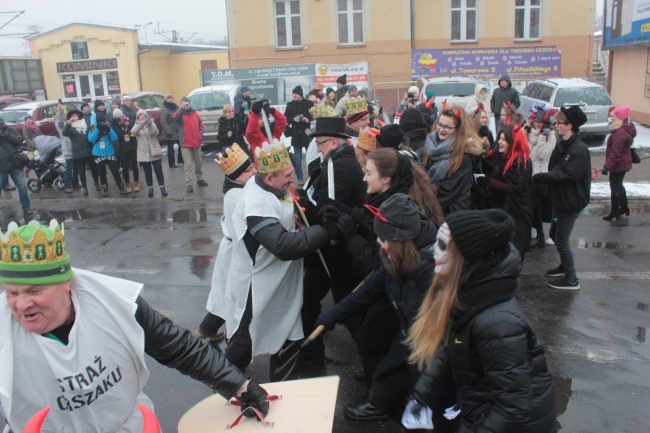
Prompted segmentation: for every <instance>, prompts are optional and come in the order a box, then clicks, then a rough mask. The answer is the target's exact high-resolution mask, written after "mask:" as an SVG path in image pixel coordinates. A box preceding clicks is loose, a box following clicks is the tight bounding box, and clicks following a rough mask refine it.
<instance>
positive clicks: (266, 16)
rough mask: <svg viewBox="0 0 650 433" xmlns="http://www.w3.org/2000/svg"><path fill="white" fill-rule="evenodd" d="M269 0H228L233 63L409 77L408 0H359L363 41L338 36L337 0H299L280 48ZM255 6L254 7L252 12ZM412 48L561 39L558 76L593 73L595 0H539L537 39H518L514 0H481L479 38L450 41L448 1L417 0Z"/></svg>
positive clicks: (381, 81)
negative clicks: (289, 37) (293, 36)
mask: <svg viewBox="0 0 650 433" xmlns="http://www.w3.org/2000/svg"><path fill="white" fill-rule="evenodd" d="M273 4H274V2H273V1H271V0H264V1H262V0H227V1H226V5H227V13H228V26H229V28H228V32H229V42H230V50H231V66H232V67H233V68H242V67H256V66H265V65H269V66H271V65H279V64H292V63H318V62H322V63H352V62H358V61H368V62H369V64H370V79H371V82H372V84H373V87H375V88H382V87H391V86H392V87H394V85H395V83H404V82H408V81H410V79H411V68H410V53H411V22H410V20H411V18H410V14H411V10H410V5H411V1H410V0H364V36H365V44H364V45H362V46H359V47H343V46H339V45H338V43H337V40H338V35H337V31H338V30H337V29H338V26H337V9H336V1H334V0H320V1H301V2H300V7H301V23H302V44H303V46H302V47H300V48H297V49H296V48H294V49H279V48H276V46H275V44H276V42H275V40H276V37H275V11H274V9H273ZM251 10H255V11H257V12H258V13H254V14H252V13H250V11H251ZM414 10H415V25H414V27H415V42H414V44H415V46H414V48H421V49H424V48H432V49H435V48H450V47H453V48H481V47H495V46H496V47H499V46H504V47H511V46H525V45H560V46H561V47H562V48H561V49H562V76H564V77H585V76H588V75H590V73H591V58H592V57H591V55H592V49H593V48H592V41H593V30H594V29H593V22H594V17H595V0H572V1H566V0H543V1H542V38H541V39H540V40H535V41H527V42H515V40H514V21H515V0H489V1H488V0H478V20H477V25H478V29H477V31H478V42H477V43H453V44H452V43H451V42H450V39H451V19H450V17H451V2H450V1H449V0H415V1H414Z"/></svg>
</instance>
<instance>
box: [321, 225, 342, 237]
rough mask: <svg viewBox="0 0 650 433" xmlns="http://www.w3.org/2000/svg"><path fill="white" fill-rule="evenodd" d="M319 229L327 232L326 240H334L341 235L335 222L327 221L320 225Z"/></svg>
mask: <svg viewBox="0 0 650 433" xmlns="http://www.w3.org/2000/svg"><path fill="white" fill-rule="evenodd" d="M321 227H323V228H324V229H325V231H326V232H327V239H328V240H331V239H334V238H336V237H337V236H339V235H340V234H341V232H340V231H339V228H338V227H337V226H336V221H327V222H325V223H323V224H321Z"/></svg>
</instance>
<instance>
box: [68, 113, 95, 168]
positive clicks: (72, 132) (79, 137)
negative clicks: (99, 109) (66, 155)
mask: <svg viewBox="0 0 650 433" xmlns="http://www.w3.org/2000/svg"><path fill="white" fill-rule="evenodd" d="M61 135H63V136H64V137H68V138H69V139H70V143H72V159H80V158H86V157H88V156H90V155H91V154H92V146H90V144H88V134H83V133H81V132H79V131H77V130H76V129H75V128H73V127H72V125H70V124H69V123H68V122H65V126H64V127H63V131H62V132H61Z"/></svg>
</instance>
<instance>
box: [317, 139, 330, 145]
mask: <svg viewBox="0 0 650 433" xmlns="http://www.w3.org/2000/svg"><path fill="white" fill-rule="evenodd" d="M332 140H333V139H332V138H328V139H327V140H323V141H317V142H316V147H319V146H322V145H324V144H325V143H327V142H328V141H332Z"/></svg>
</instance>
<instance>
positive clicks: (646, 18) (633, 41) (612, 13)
mask: <svg viewBox="0 0 650 433" xmlns="http://www.w3.org/2000/svg"><path fill="white" fill-rule="evenodd" d="M648 42H650V0H631V1H630V0H626V1H614V0H607V1H606V2H605V34H604V41H603V45H604V47H605V48H617V47H624V46H629V45H637V44H643V45H647V44H648Z"/></svg>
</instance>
